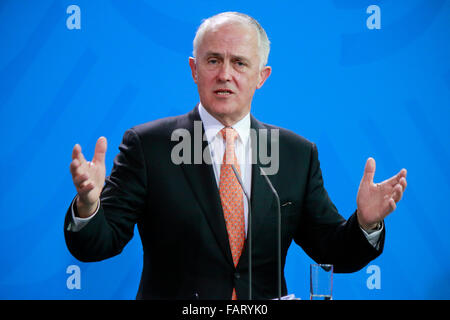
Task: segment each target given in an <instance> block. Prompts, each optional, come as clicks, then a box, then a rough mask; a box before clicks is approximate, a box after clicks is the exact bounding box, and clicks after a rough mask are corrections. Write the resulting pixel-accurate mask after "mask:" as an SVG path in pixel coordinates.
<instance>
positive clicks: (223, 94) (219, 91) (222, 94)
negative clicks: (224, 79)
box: [214, 88, 234, 97]
mask: <svg viewBox="0 0 450 320" xmlns="http://www.w3.org/2000/svg"><path fill="white" fill-rule="evenodd" d="M214 94H215V95H217V96H220V97H228V96H231V95H232V94H234V92H233V90H231V89H228V88H219V89H216V90H214Z"/></svg>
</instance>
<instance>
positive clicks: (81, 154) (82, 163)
mask: <svg viewBox="0 0 450 320" xmlns="http://www.w3.org/2000/svg"><path fill="white" fill-rule="evenodd" d="M77 159H78V161H80V163H81V165H85V164H86V162H87V161H86V158H85V157H84V154H83V152H81V151H80V153H79V154H78V157H77Z"/></svg>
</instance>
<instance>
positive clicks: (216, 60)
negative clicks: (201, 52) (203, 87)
mask: <svg viewBox="0 0 450 320" xmlns="http://www.w3.org/2000/svg"><path fill="white" fill-rule="evenodd" d="M218 63H219V60H218V59H216V58H211V59H208V64H212V65H215V64H218Z"/></svg>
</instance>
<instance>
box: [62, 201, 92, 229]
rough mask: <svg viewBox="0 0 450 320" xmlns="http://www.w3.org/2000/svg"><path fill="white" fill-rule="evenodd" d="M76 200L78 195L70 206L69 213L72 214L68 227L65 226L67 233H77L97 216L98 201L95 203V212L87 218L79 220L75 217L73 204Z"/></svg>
mask: <svg viewBox="0 0 450 320" xmlns="http://www.w3.org/2000/svg"><path fill="white" fill-rule="evenodd" d="M77 198H78V195H77V196H76V197H75V199H74V200H73V201H72V204H71V205H70V211H71V214H72V220H71V221H70V222H69V225H68V226H67V231H72V232H78V231H80V230H81V229H83V228H84V226H86V225H87V224H88V223H89V221H91V219H92V218H93V217H94V216H95V215H96V214H97V212H98V210H99V209H100V200H99V201H98V203H97V209H95V212H94V213H93V214H92V215H91V216H89V217H87V218H80V217H77V216H75V210H76V209H75V207H74V206H75V202H76V200H77Z"/></svg>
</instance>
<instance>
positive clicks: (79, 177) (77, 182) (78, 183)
mask: <svg viewBox="0 0 450 320" xmlns="http://www.w3.org/2000/svg"><path fill="white" fill-rule="evenodd" d="M88 179H89V176H88V175H87V174H86V173H84V174H80V175H77V176H76V177H74V178H73V184H74V185H75V186H76V187H79V188H80V187H81V185H82V183H83V182H85V181H87V180H88Z"/></svg>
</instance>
